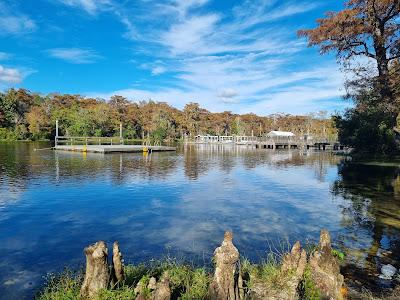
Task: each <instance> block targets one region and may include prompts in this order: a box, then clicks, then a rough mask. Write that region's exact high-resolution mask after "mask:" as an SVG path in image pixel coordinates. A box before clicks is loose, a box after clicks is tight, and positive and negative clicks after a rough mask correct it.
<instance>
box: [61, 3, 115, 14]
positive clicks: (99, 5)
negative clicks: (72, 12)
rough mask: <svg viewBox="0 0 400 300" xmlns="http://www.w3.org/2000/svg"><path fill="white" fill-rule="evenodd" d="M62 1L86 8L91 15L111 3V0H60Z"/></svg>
mask: <svg viewBox="0 0 400 300" xmlns="http://www.w3.org/2000/svg"><path fill="white" fill-rule="evenodd" d="M58 1H60V2H61V3H63V4H65V5H68V6H72V7H77V8H80V9H83V10H85V11H86V12H87V13H89V14H91V15H95V14H96V13H97V12H98V11H100V10H102V9H103V8H104V7H105V6H107V5H109V4H110V3H111V1H110V0H58Z"/></svg>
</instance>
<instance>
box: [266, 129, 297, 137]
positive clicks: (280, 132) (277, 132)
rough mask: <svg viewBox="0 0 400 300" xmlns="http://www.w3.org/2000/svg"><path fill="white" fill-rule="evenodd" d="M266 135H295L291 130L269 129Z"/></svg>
mask: <svg viewBox="0 0 400 300" xmlns="http://www.w3.org/2000/svg"><path fill="white" fill-rule="evenodd" d="M267 136H285V137H290V136H295V134H294V133H293V132H290V131H276V130H273V131H270V132H269V133H268V134H267Z"/></svg>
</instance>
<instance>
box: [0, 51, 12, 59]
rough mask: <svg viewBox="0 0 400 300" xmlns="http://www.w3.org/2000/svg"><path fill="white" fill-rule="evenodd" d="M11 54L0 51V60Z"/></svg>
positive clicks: (7, 57)
mask: <svg viewBox="0 0 400 300" xmlns="http://www.w3.org/2000/svg"><path fill="white" fill-rule="evenodd" d="M11 56H12V55H11V54H10V53H6V52H0V60H8V59H10V58H11Z"/></svg>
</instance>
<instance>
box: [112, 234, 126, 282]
mask: <svg viewBox="0 0 400 300" xmlns="http://www.w3.org/2000/svg"><path fill="white" fill-rule="evenodd" d="M112 270H113V271H112V277H113V278H112V279H113V284H117V283H118V282H121V281H122V280H124V266H123V264H122V254H121V251H120V250H119V244H118V241H115V242H114V244H113V269H112Z"/></svg>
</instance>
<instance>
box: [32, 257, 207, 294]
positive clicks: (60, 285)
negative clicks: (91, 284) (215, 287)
mask: <svg viewBox="0 0 400 300" xmlns="http://www.w3.org/2000/svg"><path fill="white" fill-rule="evenodd" d="M124 270H125V280H124V282H122V283H121V284H120V285H118V286H116V287H114V288H108V289H106V290H102V291H101V292H100V293H99V295H98V296H97V298H96V300H106V299H107V300H125V299H126V300H128V299H135V298H136V296H137V295H136V292H135V287H136V286H137V284H138V283H139V282H140V283H141V286H142V292H141V294H142V295H143V296H144V297H150V294H151V290H150V289H149V288H148V284H149V281H150V278H151V277H155V278H156V279H157V281H158V280H159V279H160V277H161V276H162V274H164V272H166V271H167V272H168V276H169V278H170V287H171V291H172V299H182V300H194V299H205V298H206V296H207V292H208V286H209V284H210V281H211V274H210V272H208V271H207V270H206V269H205V268H194V267H193V266H191V265H190V264H188V263H184V262H180V261H177V260H174V259H170V258H168V259H163V260H160V261H151V262H150V263H149V264H139V265H127V266H125V269H124ZM82 281H83V272H82V271H79V272H73V271H70V270H67V269H66V270H64V271H63V272H61V273H60V274H49V275H48V276H46V278H45V285H44V287H43V289H42V290H41V291H40V292H39V293H38V294H37V295H36V299H37V300H72V299H80V297H79V293H80V287H81V285H82Z"/></svg>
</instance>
